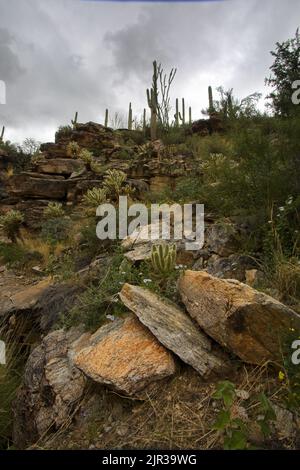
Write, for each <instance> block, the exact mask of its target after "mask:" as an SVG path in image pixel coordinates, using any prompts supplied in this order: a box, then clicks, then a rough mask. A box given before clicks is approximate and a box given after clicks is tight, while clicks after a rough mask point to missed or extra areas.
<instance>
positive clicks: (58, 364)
mask: <svg viewBox="0 0 300 470" xmlns="http://www.w3.org/2000/svg"><path fill="white" fill-rule="evenodd" d="M81 333H82V332H81V331H79V330H76V329H71V330H70V331H68V332H65V331H64V330H57V331H54V332H53V333H50V334H49V335H47V336H46V337H45V338H44V339H43V341H42V342H41V344H40V345H39V346H38V347H36V348H35V349H34V350H33V351H32V353H31V354H30V356H29V359H28V361H27V363H26V367H25V372H24V381H23V385H22V387H21V388H20V390H19V392H18V394H17V398H16V400H15V402H14V406H13V409H14V415H15V419H14V443H15V445H16V446H17V447H18V448H26V447H27V446H28V445H31V444H33V443H35V442H37V441H38V439H39V438H41V437H43V436H45V435H46V434H47V433H48V432H49V431H50V430H51V431H55V430H57V429H59V427H60V426H62V425H64V424H66V422H68V420H69V419H70V416H71V413H72V411H73V410H74V407H75V405H76V403H77V402H78V400H80V398H81V397H82V394H83V391H84V387H85V383H86V379H85V377H84V375H83V374H82V373H81V372H80V371H79V370H78V369H77V368H76V367H74V366H73V364H72V362H71V361H70V359H69V358H68V351H69V349H70V347H71V344H72V343H73V342H74V341H75V340H76V339H77V338H78V336H79V335H80V334H81Z"/></svg>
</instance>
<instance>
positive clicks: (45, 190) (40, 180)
mask: <svg viewBox="0 0 300 470" xmlns="http://www.w3.org/2000/svg"><path fill="white" fill-rule="evenodd" d="M68 186H69V185H68V181H67V180H65V178H64V177H63V176H54V175H52V176H51V177H48V176H46V177H45V175H41V174H39V173H20V174H16V175H13V176H12V177H11V178H9V180H8V184H7V190H8V193H9V195H10V196H16V197H22V198H23V197H25V198H37V199H64V198H65V197H66V195H67V190H68Z"/></svg>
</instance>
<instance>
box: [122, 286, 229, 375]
mask: <svg viewBox="0 0 300 470" xmlns="http://www.w3.org/2000/svg"><path fill="white" fill-rule="evenodd" d="M120 298H121V300H122V302H123V303H124V304H125V305H126V307H128V308H129V309H130V310H131V311H132V312H134V313H135V314H136V315H137V317H138V318H139V320H140V321H141V322H142V323H143V324H144V325H145V326H147V328H149V330H150V331H151V332H152V333H153V334H154V335H155V336H156V338H157V339H158V340H159V342H160V343H161V344H163V345H164V346H165V347H166V348H168V349H170V350H171V351H173V352H174V353H175V354H176V355H177V356H179V357H180V358H181V359H182V360H183V362H185V363H186V364H189V365H190V366H192V367H193V368H194V369H196V371H198V372H199V374H201V375H202V376H203V377H206V376H208V375H209V374H210V373H215V374H219V373H220V372H221V371H222V372H224V369H226V366H228V364H227V363H226V362H225V360H223V358H220V357H218V356H217V355H216V354H215V353H214V352H213V351H212V345H211V341H210V340H209V338H208V337H207V336H206V335H205V334H204V333H203V332H202V331H201V330H200V329H199V328H198V327H197V325H195V324H194V322H193V321H192V320H191V319H190V318H189V316H188V315H187V314H186V313H185V312H184V311H183V310H181V309H180V308H178V307H177V306H176V305H174V304H172V303H171V302H167V301H165V300H162V299H161V298H160V297H159V296H158V295H156V294H155V293H154V292H151V291H149V290H147V289H143V288H142V287H139V286H133V285H130V284H124V286H123V288H122V290H121V292H120Z"/></svg>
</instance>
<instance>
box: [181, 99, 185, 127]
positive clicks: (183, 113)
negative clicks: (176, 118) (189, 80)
mask: <svg viewBox="0 0 300 470" xmlns="http://www.w3.org/2000/svg"><path fill="white" fill-rule="evenodd" d="M181 120H182V125H183V126H184V125H185V103H184V98H182V118H181Z"/></svg>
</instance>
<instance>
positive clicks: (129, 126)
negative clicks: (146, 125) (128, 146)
mask: <svg viewBox="0 0 300 470" xmlns="http://www.w3.org/2000/svg"><path fill="white" fill-rule="evenodd" d="M132 122H133V120H132V107H131V103H129V110H128V129H129V130H130V131H131V130H132Z"/></svg>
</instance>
